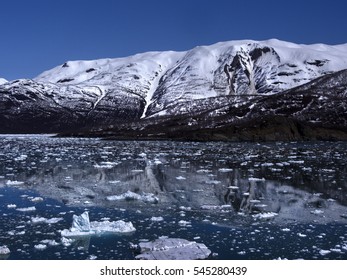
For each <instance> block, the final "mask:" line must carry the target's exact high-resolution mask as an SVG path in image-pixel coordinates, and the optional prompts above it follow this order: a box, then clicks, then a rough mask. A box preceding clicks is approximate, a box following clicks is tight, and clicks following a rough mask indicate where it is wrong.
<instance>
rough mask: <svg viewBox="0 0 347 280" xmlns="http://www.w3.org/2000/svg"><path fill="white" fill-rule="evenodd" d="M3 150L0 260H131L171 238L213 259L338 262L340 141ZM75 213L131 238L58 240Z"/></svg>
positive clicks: (47, 144)
mask: <svg viewBox="0 0 347 280" xmlns="http://www.w3.org/2000/svg"><path fill="white" fill-rule="evenodd" d="M0 147H1V148H0V246H3V245H6V246H7V247H8V248H9V249H10V250H11V253H10V255H6V256H0V258H8V259H133V258H134V252H133V251H132V250H131V249H130V243H133V244H137V243H139V242H140V241H143V240H154V239H156V238H158V237H161V236H168V237H176V238H184V239H188V240H192V241H196V242H199V243H204V244H205V245H206V246H207V247H208V248H209V249H210V250H211V251H212V252H213V253H214V255H213V258H214V259H278V258H282V259H283V258H287V259H301V258H303V259H347V207H346V205H347V172H346V168H347V167H346V166H347V143H344V142H337V143H328V142H317V143H260V144H259V143H194V142H170V141H167V142H165V141H158V142H156V141H150V142H146V141H139V142H136V141H102V140H99V139H69V138H50V137H48V136H36V135H32V136H25V135H23V136H20V135H19V136H13V135H3V136H0ZM129 191H131V193H130V194H132V195H133V199H131V198H129V196H128V199H122V198H125V196H124V194H126V193H127V192H129ZM134 193H135V194H136V195H135V199H134ZM128 194H129V193H128ZM84 211H88V212H89V216H90V219H91V220H92V221H101V220H103V219H104V220H105V219H109V220H111V221H116V220H124V221H127V222H129V221H131V222H132V223H133V225H134V226H135V228H136V231H135V232H134V233H131V234H112V235H111V234H109V235H98V236H91V237H84V238H79V239H76V240H74V242H72V243H67V244H66V243H64V242H62V238H61V234H60V231H61V230H63V229H68V228H70V226H71V223H72V216H73V214H77V215H80V214H81V213H82V212H84ZM153 217H161V219H160V220H161V221H153V219H152V218H153ZM37 218H43V219H41V220H40V222H38V220H37ZM35 219H36V220H35ZM49 219H52V220H49Z"/></svg>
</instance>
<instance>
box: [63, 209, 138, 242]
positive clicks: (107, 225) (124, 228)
mask: <svg viewBox="0 0 347 280" xmlns="http://www.w3.org/2000/svg"><path fill="white" fill-rule="evenodd" d="M135 230H136V229H135V228H134V226H133V224H132V223H131V222H124V221H122V220H119V221H113V222H110V221H102V222H96V221H93V222H90V221H89V214H88V212H87V211H86V212H84V213H82V215H80V216H77V215H73V221H72V226H71V228H70V229H64V230H62V231H61V235H62V236H63V237H79V236H87V235H95V234H105V233H131V232H134V231H135Z"/></svg>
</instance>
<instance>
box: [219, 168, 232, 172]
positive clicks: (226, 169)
mask: <svg viewBox="0 0 347 280" xmlns="http://www.w3.org/2000/svg"><path fill="white" fill-rule="evenodd" d="M218 171H219V172H222V173H227V172H232V171H233V169H232V168H219V169H218Z"/></svg>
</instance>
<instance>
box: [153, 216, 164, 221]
mask: <svg viewBox="0 0 347 280" xmlns="http://www.w3.org/2000/svg"><path fill="white" fill-rule="evenodd" d="M150 221H151V222H162V221H164V218H163V217H152V218H151V219H150Z"/></svg>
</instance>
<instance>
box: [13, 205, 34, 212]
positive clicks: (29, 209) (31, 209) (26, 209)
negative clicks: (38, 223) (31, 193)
mask: <svg viewBox="0 0 347 280" xmlns="http://www.w3.org/2000/svg"><path fill="white" fill-rule="evenodd" d="M16 210H17V211H20V212H31V211H36V207H35V206H30V207H24V208H16Z"/></svg>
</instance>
